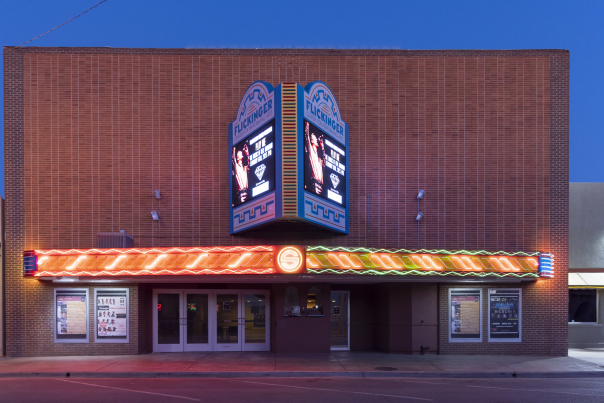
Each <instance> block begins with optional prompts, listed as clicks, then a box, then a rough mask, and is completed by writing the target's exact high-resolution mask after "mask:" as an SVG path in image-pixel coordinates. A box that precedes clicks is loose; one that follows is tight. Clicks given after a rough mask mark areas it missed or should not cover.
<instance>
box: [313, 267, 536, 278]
mask: <svg viewBox="0 0 604 403" xmlns="http://www.w3.org/2000/svg"><path fill="white" fill-rule="evenodd" d="M307 271H308V273H310V274H357V275H372V276H387V275H388V276H393V275H394V276H459V277H467V276H470V277H472V276H474V277H518V278H537V277H539V275H538V274H536V273H522V274H517V273H485V272H465V273H464V272H461V273H460V272H455V271H448V272H439V271H423V270H333V269H319V270H316V269H307Z"/></svg>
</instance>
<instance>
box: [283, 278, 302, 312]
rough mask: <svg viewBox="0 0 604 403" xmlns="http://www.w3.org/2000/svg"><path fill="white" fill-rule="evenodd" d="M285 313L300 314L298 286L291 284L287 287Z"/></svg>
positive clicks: (284, 304) (284, 303)
mask: <svg viewBox="0 0 604 403" xmlns="http://www.w3.org/2000/svg"><path fill="white" fill-rule="evenodd" d="M283 314H284V315H285V316H300V299H299V298H298V288H297V287H294V286H293V285H290V286H289V287H287V288H286V289H285V301H284V302H283Z"/></svg>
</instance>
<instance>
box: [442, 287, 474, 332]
mask: <svg viewBox="0 0 604 403" xmlns="http://www.w3.org/2000/svg"><path fill="white" fill-rule="evenodd" d="M449 342H451V343H468V342H470V343H471V342H474V343H480V342H482V290H481V289H479V288H475V289H472V288H452V289H449Z"/></svg>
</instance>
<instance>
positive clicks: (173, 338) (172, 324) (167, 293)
mask: <svg viewBox="0 0 604 403" xmlns="http://www.w3.org/2000/svg"><path fill="white" fill-rule="evenodd" d="M210 296H211V294H210V292H208V291H203V290H154V291H153V306H154V307H155V309H154V312H153V324H154V326H153V327H154V329H153V330H154V332H153V351H155V352H163V353H167V352H180V351H206V350H211V349H212V344H211V343H210V338H209V326H210V314H211V311H210V309H209V306H210V305H209V301H210Z"/></svg>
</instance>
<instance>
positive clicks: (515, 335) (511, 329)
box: [489, 288, 522, 342]
mask: <svg viewBox="0 0 604 403" xmlns="http://www.w3.org/2000/svg"><path fill="white" fill-rule="evenodd" d="M521 291H522V290H521V289H520V288H513V289H490V290H489V341H505V342H513V341H521V338H522V337H521V320H522V315H521V308H522V306H521V304H522V294H521Z"/></svg>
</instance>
